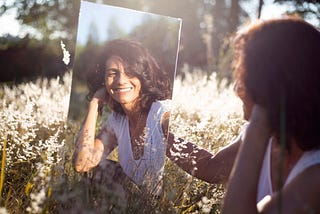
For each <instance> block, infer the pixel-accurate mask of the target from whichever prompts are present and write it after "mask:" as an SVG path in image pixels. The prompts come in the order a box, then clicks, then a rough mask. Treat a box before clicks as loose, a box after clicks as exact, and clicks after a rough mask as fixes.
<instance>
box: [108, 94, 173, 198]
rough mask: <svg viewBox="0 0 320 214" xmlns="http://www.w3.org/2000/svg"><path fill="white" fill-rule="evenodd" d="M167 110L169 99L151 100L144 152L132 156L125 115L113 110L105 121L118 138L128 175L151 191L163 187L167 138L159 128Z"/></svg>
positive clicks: (121, 163) (152, 192) (124, 169)
mask: <svg viewBox="0 0 320 214" xmlns="http://www.w3.org/2000/svg"><path fill="white" fill-rule="evenodd" d="M169 110H170V100H163V101H156V102H154V103H153V104H152V106H151V108H150V111H149V113H148V117H147V123H146V127H147V129H146V141H145V144H144V152H143V156H142V157H141V158H140V159H138V160H135V159H134V157H133V153H132V148H131V140H130V132H129V120H128V118H127V117H126V116H122V115H119V114H116V113H112V114H111V115H110V116H109V118H108V119H107V121H106V124H104V125H107V126H108V128H109V129H111V130H112V131H113V132H114V133H115V135H116V138H117V143H118V155H119V162H120V165H121V167H122V169H123V171H124V172H125V173H126V175H127V176H128V177H130V178H131V179H132V180H133V181H134V182H135V183H136V184H137V185H138V186H140V187H141V188H144V189H145V190H147V191H148V192H149V193H151V194H159V193H160V192H161V189H162V178H163V171H164V161H165V155H166V146H167V144H166V141H165V138H164V134H163V132H162V125H161V121H162V116H163V114H164V113H165V112H167V111H169Z"/></svg>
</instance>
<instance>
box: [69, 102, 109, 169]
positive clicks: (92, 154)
mask: <svg viewBox="0 0 320 214" xmlns="http://www.w3.org/2000/svg"><path fill="white" fill-rule="evenodd" d="M97 117H98V102H97V101H96V100H92V101H91V102H90V105H89V109H88V113H87V116H86V119H85V121H84V123H83V126H82V128H81V130H80V132H79V136H78V139H77V141H76V148H75V152H74V159H73V160H74V167H75V169H76V171H79V172H83V171H88V170H90V169H91V168H92V167H94V166H96V165H97V164H98V163H99V161H100V159H101V155H102V153H103V146H102V144H101V143H100V142H99V141H97V140H95V129H96V122H97Z"/></svg>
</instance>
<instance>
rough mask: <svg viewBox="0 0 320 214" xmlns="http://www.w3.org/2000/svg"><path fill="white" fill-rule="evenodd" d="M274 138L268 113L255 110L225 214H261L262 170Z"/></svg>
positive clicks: (244, 140)
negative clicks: (258, 190) (258, 191)
mask: <svg viewBox="0 0 320 214" xmlns="http://www.w3.org/2000/svg"><path fill="white" fill-rule="evenodd" d="M269 138H270V133H269V129H268V125H267V118H266V113H265V111H264V109H262V108H261V107H259V106H254V108H253V111H252V114H251V117H250V123H249V125H248V127H247V128H246V131H245V134H244V138H243V143H242V144H241V146H240V150H239V153H238V155H237V158H236V162H235V165H234V168H233V169H232V172H231V175H230V181H229V184H228V188H227V193H226V197H225V199H224V206H223V213H257V212H258V211H257V203H256V200H257V199H256V198H257V188H258V181H259V176H260V169H261V165H262V162H263V158H264V154H265V151H266V147H267V144H268V141H269Z"/></svg>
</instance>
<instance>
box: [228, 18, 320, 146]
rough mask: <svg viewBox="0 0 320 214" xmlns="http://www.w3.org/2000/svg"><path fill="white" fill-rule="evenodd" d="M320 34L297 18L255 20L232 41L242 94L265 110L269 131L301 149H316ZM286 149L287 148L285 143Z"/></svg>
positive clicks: (318, 138)
mask: <svg viewBox="0 0 320 214" xmlns="http://www.w3.org/2000/svg"><path fill="white" fill-rule="evenodd" d="M319 62H320V32H319V31H318V30H317V29H315V28H314V27H312V26H311V25H309V24H307V23H306V22H304V21H302V20H300V19H297V18H283V19H274V20H269V21H262V22H258V23H256V24H254V25H252V26H250V27H249V28H248V29H247V30H246V31H244V32H241V33H239V34H238V35H237V37H236V39H235V64H234V65H235V71H236V73H235V74H236V79H237V84H239V85H240V86H241V88H242V91H241V93H242V94H245V96H246V97H249V99H250V100H252V103H255V104H259V105H261V106H263V107H264V108H265V109H266V110H267V114H268V118H269V122H270V127H271V130H272V132H273V133H274V135H275V136H276V137H279V136H280V124H281V123H280V120H281V118H283V120H282V122H283V124H285V134H286V138H287V139H294V140H295V141H296V142H298V146H299V147H300V148H301V149H303V150H310V149H314V148H317V147H319V146H320V132H319V131H318V126H319V125H318V124H320V111H319V110H320V66H319ZM288 146H289V145H288Z"/></svg>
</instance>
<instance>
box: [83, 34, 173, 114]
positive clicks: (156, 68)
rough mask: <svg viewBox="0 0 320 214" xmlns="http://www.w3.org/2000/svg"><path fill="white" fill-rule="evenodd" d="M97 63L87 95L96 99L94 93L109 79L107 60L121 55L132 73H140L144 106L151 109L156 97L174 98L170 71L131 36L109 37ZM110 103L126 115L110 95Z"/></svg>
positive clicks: (91, 72)
mask: <svg viewBox="0 0 320 214" xmlns="http://www.w3.org/2000/svg"><path fill="white" fill-rule="evenodd" d="M99 56H100V57H99V58H98V59H97V62H96V63H95V65H96V68H95V70H92V71H90V72H89V73H88V75H87V85H88V87H89V93H88V96H87V98H88V99H89V100H91V99H92V96H93V95H94V93H95V92H96V91H97V90H98V89H100V88H101V87H103V85H104V82H105V66H106V61H107V60H108V59H109V58H110V57H111V56H117V57H119V58H120V59H121V61H122V63H123V64H124V65H123V66H124V68H125V72H126V73H127V75H128V76H134V77H137V78H138V79H139V80H140V82H141V91H140V102H139V104H140V107H141V109H142V111H144V112H148V111H149V109H150V107H151V104H152V103H153V102H154V101H156V100H164V99H170V98H171V95H172V84H171V81H170V79H169V77H168V75H167V73H166V72H165V71H164V70H163V69H162V68H161V66H160V65H159V63H158V61H157V60H156V59H155V57H153V56H152V55H151V53H150V52H149V51H148V50H147V49H146V48H144V47H143V46H142V45H141V44H140V43H139V42H137V41H133V40H127V39H115V40H112V41H109V42H108V43H107V44H106V45H105V47H104V48H102V51H101V53H100V54H99ZM107 96H108V97H107V98H106V100H107V101H108V103H107V105H108V106H109V107H110V108H111V109H112V110H113V111H115V112H117V113H119V114H122V115H124V114H125V113H124V111H123V109H122V107H121V105H120V104H119V103H118V102H116V101H115V100H113V99H112V98H111V96H109V95H107Z"/></svg>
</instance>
